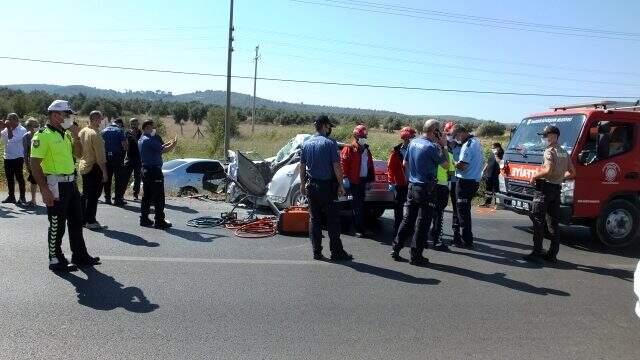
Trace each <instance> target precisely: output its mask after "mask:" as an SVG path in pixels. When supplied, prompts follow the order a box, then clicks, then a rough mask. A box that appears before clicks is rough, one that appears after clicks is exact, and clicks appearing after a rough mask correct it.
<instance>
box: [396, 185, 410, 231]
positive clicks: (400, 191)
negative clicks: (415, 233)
mask: <svg viewBox="0 0 640 360" xmlns="http://www.w3.org/2000/svg"><path fill="white" fill-rule="evenodd" d="M407 191H409V187H407V186H396V193H395V194H394V200H395V203H394V205H393V236H396V235H398V229H399V228H400V223H402V217H403V213H404V203H406V202H407Z"/></svg>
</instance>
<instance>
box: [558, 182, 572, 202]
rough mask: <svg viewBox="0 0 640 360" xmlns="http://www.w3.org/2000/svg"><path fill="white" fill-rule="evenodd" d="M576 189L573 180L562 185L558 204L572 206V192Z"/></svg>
mask: <svg viewBox="0 0 640 360" xmlns="http://www.w3.org/2000/svg"><path fill="white" fill-rule="evenodd" d="M575 188H576V182H575V181H574V180H567V181H565V182H564V183H562V189H561V190H560V202H561V203H563V204H565V205H570V204H573V191H574V190H575Z"/></svg>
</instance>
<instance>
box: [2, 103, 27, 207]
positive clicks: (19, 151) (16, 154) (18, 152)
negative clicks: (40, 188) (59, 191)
mask: <svg viewBox="0 0 640 360" xmlns="http://www.w3.org/2000/svg"><path fill="white" fill-rule="evenodd" d="M4 125H5V128H4V129H3V130H2V132H0V141H2V144H3V145H4V173H5V176H6V177H7V185H8V188H9V196H7V198H6V199H4V200H3V201H2V203H4V204H7V203H12V204H15V203H16V196H15V191H16V181H17V182H18V188H19V190H20V200H19V201H18V203H19V204H25V203H26V202H27V200H26V199H25V191H26V189H25V183H24V175H23V166H24V145H23V144H22V138H23V137H24V135H25V134H26V133H27V129H25V128H24V127H23V126H22V125H20V119H19V118H18V115H17V114H16V113H11V114H9V115H7V120H6V121H5V123H4Z"/></svg>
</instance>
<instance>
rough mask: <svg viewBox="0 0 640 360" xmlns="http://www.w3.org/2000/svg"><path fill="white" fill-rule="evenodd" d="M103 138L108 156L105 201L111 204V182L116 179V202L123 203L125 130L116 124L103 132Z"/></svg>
mask: <svg viewBox="0 0 640 360" xmlns="http://www.w3.org/2000/svg"><path fill="white" fill-rule="evenodd" d="M102 138H103V139H104V149H105V154H106V156H107V182H106V183H105V184H104V200H105V202H107V203H111V182H112V181H113V180H114V178H115V193H116V194H115V198H114V200H115V201H116V202H121V201H123V197H124V193H123V194H119V190H120V189H121V188H122V187H123V186H122V182H123V175H124V174H123V172H122V166H123V163H124V149H123V148H122V142H123V141H125V140H126V139H127V138H126V137H125V135H124V130H123V129H121V128H120V127H119V126H117V125H115V124H111V125H109V126H107V127H106V128H104V130H102Z"/></svg>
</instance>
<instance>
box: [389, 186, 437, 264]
mask: <svg viewBox="0 0 640 360" xmlns="http://www.w3.org/2000/svg"><path fill="white" fill-rule="evenodd" d="M435 203H436V192H435V183H433V184H426V185H421V184H409V191H408V194H407V201H406V203H405V205H404V214H403V217H402V222H401V223H400V228H399V229H398V234H397V235H396V237H395V238H394V240H393V250H394V251H400V250H402V248H403V247H404V242H405V241H406V240H407V239H408V238H409V236H411V234H412V233H413V237H412V241H411V258H412V259H415V258H418V257H420V256H422V251H423V250H424V244H425V239H426V238H427V233H428V230H429V224H431V218H432V216H433V210H434V207H435Z"/></svg>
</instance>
